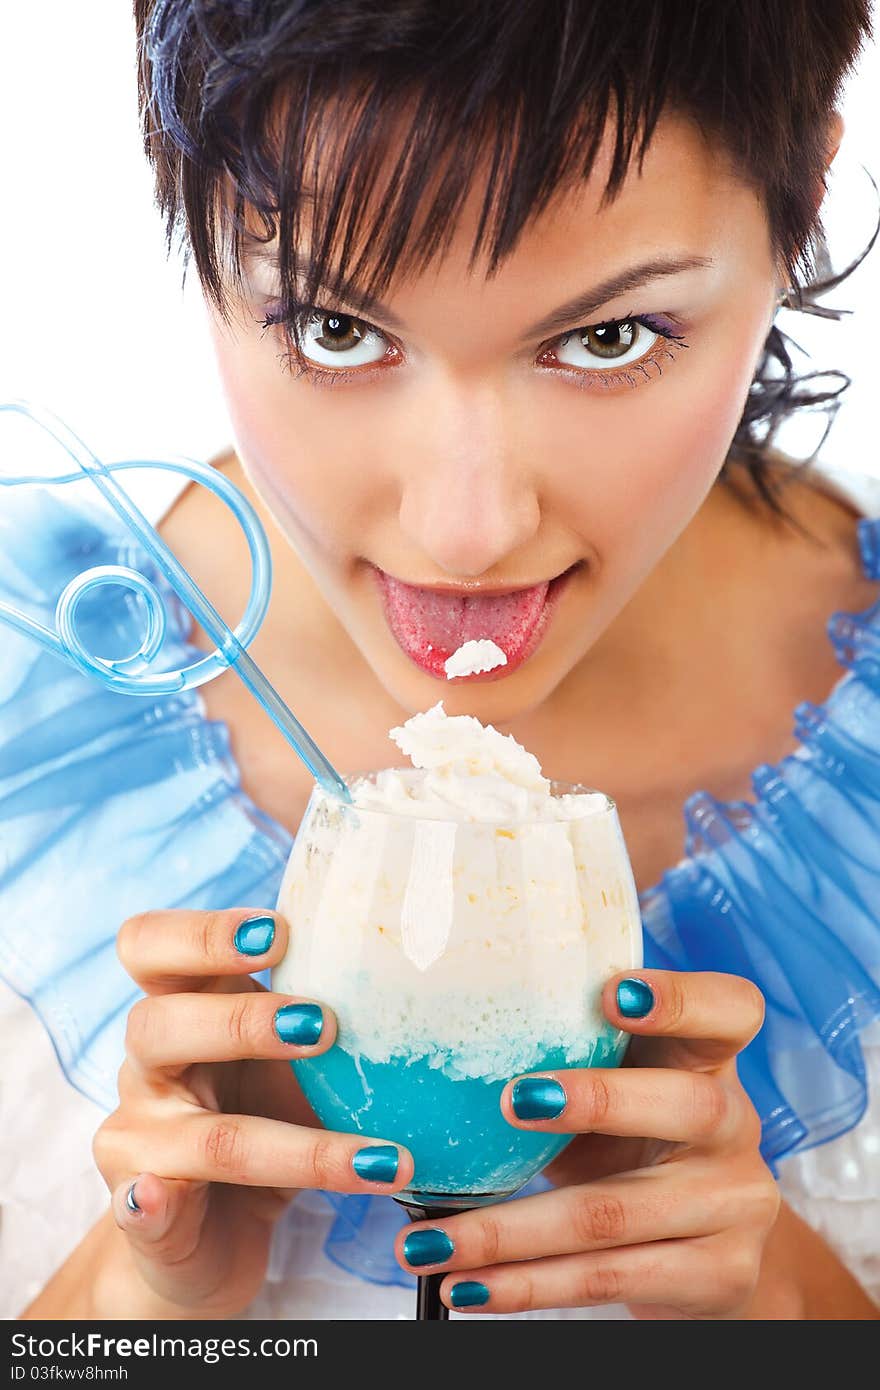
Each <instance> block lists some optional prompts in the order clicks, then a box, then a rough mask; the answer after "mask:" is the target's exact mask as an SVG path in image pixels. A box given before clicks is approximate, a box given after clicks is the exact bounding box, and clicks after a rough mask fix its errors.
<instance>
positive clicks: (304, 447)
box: [214, 334, 375, 554]
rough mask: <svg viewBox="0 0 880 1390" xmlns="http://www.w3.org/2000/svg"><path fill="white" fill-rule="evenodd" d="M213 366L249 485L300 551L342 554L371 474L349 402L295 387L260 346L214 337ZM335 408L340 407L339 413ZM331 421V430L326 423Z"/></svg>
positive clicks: (270, 351)
mask: <svg viewBox="0 0 880 1390" xmlns="http://www.w3.org/2000/svg"><path fill="white" fill-rule="evenodd" d="M214 342H215V351H216V355H217V364H218V368H219V372H220V377H221V381H222V384H223V390H224V395H225V397H226V402H227V407H228V410H229V416H230V420H231V423H232V428H233V432H234V437H235V439H234V442H235V446H236V450H237V452H238V456H239V458H240V459H241V461H242V464H243V466H244V469H245V472H246V473H247V475H248V478H249V480H250V482H251V484H252V485H253V487H254V488H255V489H256V491H257V492H258V493H259V495H260V497H261V498H262V500H263V502H264V503H265V504H266V506H267V507H268V508H269V510H270V511H271V512H272V514H273V516H274V517H275V520H276V521H277V523H278V525H279V527H280V528H281V530H282V531H283V532H284V533H285V535H286V536H287V538H288V539H289V540H290V541H291V542H292V543H294V544H295V545H296V546H297V548H299V549H306V550H309V549H312V548H314V547H315V546H318V545H320V547H321V548H322V549H324V550H326V551H328V552H332V551H334V550H335V551H338V552H339V553H340V554H345V553H347V552H348V551H349V550H350V549H351V541H352V537H353V536H354V535H355V534H356V533H357V532H358V530H359V529H360V527H361V525H362V521H363V516H364V510H365V507H366V506H367V504H368V497H367V495H366V490H367V489H368V488H371V487H372V483H371V479H372V478H373V477H374V476H375V470H373V469H372V467H371V466H370V462H369V460H367V459H366V458H365V456H364V446H363V444H362V443H360V444H359V443H358V440H359V439H360V438H361V436H362V434H363V431H362V428H360V427H358V425H357V421H356V420H349V419H348V418H347V416H349V415H350V414H351V411H352V406H353V403H352V402H348V403H345V402H340V401H339V399H338V397H335V396H334V400H333V402H332V405H333V409H332V411H331V410H330V409H329V408H328V404H327V402H326V395H327V394H330V393H329V392H327V393H322V392H321V391H320V390H317V389H312V388H310V387H309V386H308V384H307V383H305V382H298V381H297V380H296V379H295V378H293V377H292V376H291V375H290V373H289V372H288V371H287V370H286V369H285V368H284V367H283V366H282V363H281V362H280V361H278V353H279V352H280V348H273V347H272V346H271V345H269V344H267V343H266V342H265V341H264V342H262V343H258V342H251V341H250V340H249V339H237V340H231V339H230V338H228V337H221V336H219V334H215V339H214ZM340 407H341V408H340ZM328 419H332V421H333V423H332V426H331V425H330V424H328Z"/></svg>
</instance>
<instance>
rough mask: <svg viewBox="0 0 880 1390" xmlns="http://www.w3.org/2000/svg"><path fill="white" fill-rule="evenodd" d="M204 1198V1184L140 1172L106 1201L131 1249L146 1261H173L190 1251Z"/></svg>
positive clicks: (206, 1191)
mask: <svg viewBox="0 0 880 1390" xmlns="http://www.w3.org/2000/svg"><path fill="white" fill-rule="evenodd" d="M207 1201H208V1187H207V1184H205V1183H191V1182H179V1181H175V1180H173V1179H171V1178H159V1177H157V1176H156V1175H155V1173H140V1174H139V1175H138V1176H137V1177H136V1178H135V1179H134V1181H131V1179H129V1178H126V1179H125V1180H124V1181H123V1182H121V1183H119V1185H118V1186H117V1187H116V1189H115V1190H114V1192H113V1195H112V1197H111V1200H110V1206H111V1210H112V1212H113V1218H114V1220H115V1222H116V1224H117V1226H118V1227H119V1229H120V1230H121V1231H124V1232H125V1234H126V1235H127V1237H128V1239H129V1240H130V1242H131V1244H132V1246H133V1247H134V1249H135V1250H136V1251H137V1252H138V1253H140V1254H142V1255H144V1256H146V1257H147V1258H148V1259H150V1260H157V1261H159V1262H160V1263H167V1264H176V1263H178V1262H179V1261H180V1260H182V1259H184V1258H185V1257H186V1256H187V1255H189V1254H191V1252H192V1250H193V1248H194V1246H195V1244H196V1241H197V1239H198V1233H199V1230H200V1228H201V1225H202V1222H203V1220H204V1215H205V1208H206V1206H207Z"/></svg>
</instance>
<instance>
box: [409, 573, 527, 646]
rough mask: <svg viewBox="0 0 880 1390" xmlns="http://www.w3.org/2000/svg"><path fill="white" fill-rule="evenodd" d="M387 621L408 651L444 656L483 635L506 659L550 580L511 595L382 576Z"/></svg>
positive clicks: (521, 639)
mask: <svg viewBox="0 0 880 1390" xmlns="http://www.w3.org/2000/svg"><path fill="white" fill-rule="evenodd" d="M382 583H383V588H384V590H385V604H386V610H387V613H388V620H389V622H390V623H391V626H392V628H393V630H394V632H395V635H396V636H397V638H398V640H399V641H401V642H403V644H404V645H405V646H406V647H408V648H409V649H410V650H413V649H418V650H419V651H421V652H423V653H427V652H431V653H432V654H433V655H434V656H435V657H439V658H440V659H441V660H445V659H446V657H448V656H451V655H452V653H453V652H454V651H457V650H458V648H459V647H460V646H461V645H462V643H463V642H470V641H472V640H479V639H480V638H481V637H486V638H488V639H489V640H490V641H491V642H494V643H495V644H496V646H499V647H500V648H501V650H502V651H503V652H504V654H505V656H507V658H508V659H510V658H512V657H513V656H515V655H516V653H517V652H518V651H519V649H520V648H521V647H522V646H523V645H524V644H525V642H526V641H527V639H528V638H529V637H530V635H531V633H532V630H533V629H534V626H535V623H536V622H537V621H538V619H539V618H540V616H541V614H542V612H543V610H544V602H545V600H546V598H547V589H548V587H549V584H547V583H544V584H536V585H534V587H533V588H531V589H520V590H518V591H517V592H516V593H513V594H500V595H497V596H496V597H492V598H489V597H482V596H480V595H477V594H473V595H467V596H465V597H461V596H460V595H458V594H449V593H438V592H437V591H435V590H432V589H417V588H414V587H413V586H412V585H410V584H404V583H402V582H401V581H400V580H399V579H392V578H391V576H390V575H388V574H385V575H383V576H382Z"/></svg>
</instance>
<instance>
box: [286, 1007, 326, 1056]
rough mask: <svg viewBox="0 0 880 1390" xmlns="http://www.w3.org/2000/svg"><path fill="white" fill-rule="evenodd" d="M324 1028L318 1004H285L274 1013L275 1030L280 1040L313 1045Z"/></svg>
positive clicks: (300, 1044)
mask: <svg viewBox="0 0 880 1390" xmlns="http://www.w3.org/2000/svg"><path fill="white" fill-rule="evenodd" d="M323 1028H324V1015H323V1013H322V1011H321V1006H320V1004H285V1005H284V1007H283V1008H281V1009H279V1010H278V1012H277V1014H276V1015H275V1032H276V1033H277V1034H278V1036H279V1038H280V1039H281V1041H282V1042H285V1043H295V1044H296V1046H297V1047H314V1046H315V1043H316V1042H317V1041H318V1039H319V1038H320V1036H321V1032H322V1030H323Z"/></svg>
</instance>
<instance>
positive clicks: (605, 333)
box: [552, 319, 661, 372]
mask: <svg viewBox="0 0 880 1390" xmlns="http://www.w3.org/2000/svg"><path fill="white" fill-rule="evenodd" d="M660 336H661V335H660V334H659V333H655V332H654V331H653V329H650V328H646V327H645V325H644V324H643V323H639V322H638V321H637V320H634V319H618V320H616V321H615V322H613V323H602V324H594V325H593V326H588V327H586V328H577V329H575V331H574V332H573V333H566V334H565V335H564V337H562V338H560V339H558V340H557V344H556V345H554V346H553V348H552V352H553V355H554V357H555V358H556V360H557V362H559V363H560V364H561V365H562V366H565V367H583V368H587V369H589V368H592V369H594V370H596V371H598V372H601V371H602V363H608V365H609V366H615V367H618V366H627V367H629V366H631V365H633V364H634V363H636V362H638V361H640V360H641V358H643V357H644V356H645V355H646V354H647V353H648V352H650V350H651V348H652V347H653V346H654V344H655V343H656V342H657V341H658V339H659V338H660Z"/></svg>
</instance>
